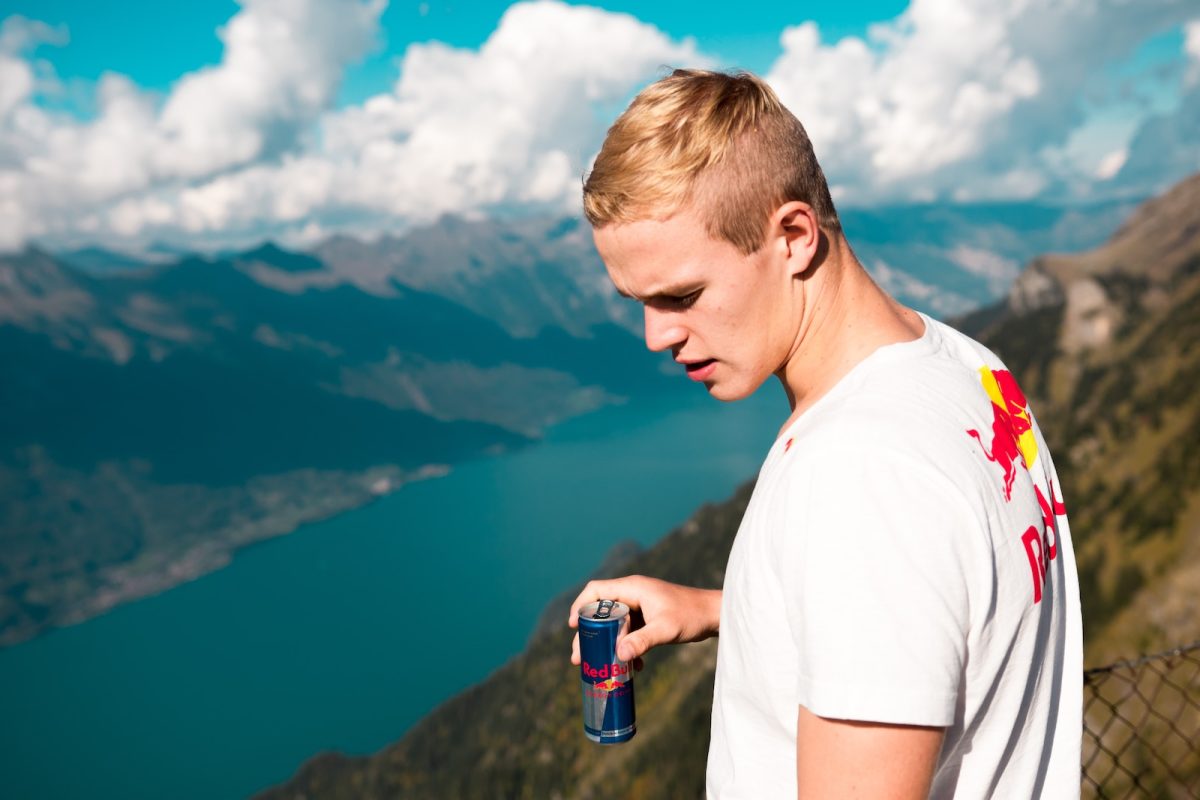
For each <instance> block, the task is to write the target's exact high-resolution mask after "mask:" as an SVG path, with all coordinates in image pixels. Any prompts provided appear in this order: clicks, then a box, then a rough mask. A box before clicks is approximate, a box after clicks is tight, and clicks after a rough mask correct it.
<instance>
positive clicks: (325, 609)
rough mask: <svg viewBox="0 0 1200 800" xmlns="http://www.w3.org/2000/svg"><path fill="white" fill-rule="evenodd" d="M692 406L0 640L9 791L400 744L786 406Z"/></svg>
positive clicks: (778, 399)
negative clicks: (70, 622) (15, 641)
mask: <svg viewBox="0 0 1200 800" xmlns="http://www.w3.org/2000/svg"><path fill="white" fill-rule="evenodd" d="M689 403H690V404H689V405H688V406H687V407H685V408H683V409H679V408H678V407H677V406H676V407H675V408H668V407H667V406H665V405H658V406H653V405H652V406H641V405H631V406H624V407H617V408H610V409H606V410H604V411H601V412H598V413H596V414H593V415H590V416H588V417H586V418H583V419H579V420H574V421H572V422H569V423H566V424H563V425H561V426H559V427H558V428H556V429H554V430H552V431H551V432H550V434H549V435H548V436H547V438H546V440H545V441H544V442H542V443H540V444H538V445H536V446H533V447H530V448H528V449H526V450H523V451H520V452H516V453H510V454H506V455H503V456H499V457H496V458H492V459H487V460H481V461H477V462H472V463H468V464H463V465H460V466H457V467H455V469H454V471H453V472H452V473H451V474H450V475H448V476H446V477H444V478H440V479H436V480H431V481H425V482H422V483H417V484H412V485H409V486H406V487H404V488H403V489H402V490H400V491H399V492H396V493H395V494H393V495H391V496H388V497H386V498H384V499H382V500H380V501H379V502H377V503H374V504H373V505H370V506H367V507H365V508H361V509H358V510H355V511H353V512H350V513H347V514H344V515H342V516H340V517H337V518H334V519H332V520H328V521H326V522H322V523H318V524H313V525H309V526H306V527H304V528H302V529H301V530H299V531H297V532H295V533H293V534H291V535H290V536H286V537H283V538H280V539H276V540H272V541H270V542H267V543H264V544H261V545H258V546H255V547H252V548H250V549H248V550H246V551H243V552H241V553H239V554H238V555H237V556H236V557H235V558H234V561H233V563H232V564H231V565H230V566H229V567H227V568H226V569H223V570H221V571H219V572H215V573H213V574H211V575H208V576H205V577H203V578H201V579H200V580H198V581H195V582H193V583H190V584H187V585H184V586H181V587H178V588H176V589H173V590H171V591H169V592H166V593H165V594H162V595H159V596H157V597H152V598H148V599H145V600H142V601H139V602H136V603H133V604H130V605H126V606H122V607H120V608H118V609H116V610H115V611H113V612H111V613H109V614H107V615H105V616H103V617H98V618H96V619H93V620H89V621H88V622H85V623H83V624H81V625H76V626H74V627H71V628H66V629H62V630H57V631H53V632H51V633H50V634H48V635H46V636H43V637H41V638H39V639H37V640H34V641H32V642H28V643H26V644H22V645H19V646H17V647H12V648H8V649H6V650H2V651H0V796H3V797H6V798H38V799H39V800H40V799H42V798H45V799H47V800H50V799H51V798H96V799H97V800H106V799H107V798H121V799H122V800H137V799H138V798H156V799H157V798H177V799H178V800H186V799H187V798H236V797H244V796H246V795H248V794H251V793H253V792H255V791H257V790H259V789H262V788H265V787H267V786H269V785H271V784H274V783H277V782H280V781H283V780H285V779H287V778H288V777H289V776H290V775H291V774H292V773H293V772H294V771H295V770H296V768H297V767H298V766H299V765H300V764H301V762H303V761H304V760H305V759H306V758H307V757H309V756H311V755H313V754H315V753H316V752H318V751H320V750H329V749H336V750H340V751H343V752H348V753H369V752H372V751H374V750H377V749H379V748H380V747H382V746H384V745H385V744H387V743H389V742H391V741H394V740H395V739H397V738H399V736H400V735H401V734H403V733H404V731H405V730H406V729H407V728H408V727H409V726H411V725H412V723H413V722H415V721H416V720H417V719H419V718H420V717H421V716H423V715H424V714H425V713H427V712H428V711H429V710H430V709H432V708H433V707H434V706H436V705H437V704H438V703H439V702H441V701H442V700H444V699H446V698H447V697H449V696H451V695H453V694H454V693H455V692H457V691H459V690H461V689H463V688H465V687H466V686H468V685H470V684H472V683H474V682H476V681H478V680H480V679H482V678H484V677H485V676H486V675H487V674H488V673H489V672H491V671H492V670H493V669H495V668H496V667H497V666H499V665H500V664H501V663H502V662H503V661H505V660H506V659H507V658H508V657H510V656H512V655H514V654H515V653H517V652H519V651H520V650H521V649H522V647H523V646H524V643H525V641H526V638H527V637H528V635H529V632H530V630H531V629H532V627H533V625H534V623H535V622H536V620H537V617H538V615H539V613H540V612H541V609H542V608H543V606H544V604H545V603H546V601H547V600H548V599H550V598H551V597H552V596H554V595H556V594H557V593H559V592H561V591H563V590H564V589H566V588H567V587H569V586H571V585H573V584H575V583H576V582H578V581H579V580H581V579H582V578H583V577H584V576H586V575H587V574H588V573H589V572H590V571H591V570H592V569H594V568H595V567H596V566H597V565H598V564H599V562H600V561H601V560H602V559H603V558H604V555H605V553H606V552H607V551H608V550H609V548H610V547H611V546H612V544H613V543H615V542H616V541H618V540H620V539H626V538H632V539H635V540H637V541H639V542H641V543H643V544H649V543H651V542H653V541H655V540H656V539H658V538H659V537H660V536H661V535H662V534H664V533H666V532H667V531H668V530H669V529H670V528H672V527H673V526H675V525H677V524H679V523H680V522H681V521H683V520H684V519H685V518H686V517H687V516H688V514H689V513H690V512H691V511H692V510H694V509H695V507H696V506H697V505H699V504H700V503H702V502H706V501H710V500H717V499H722V498H724V497H726V496H727V495H729V494H730V492H732V490H733V489H734V488H735V487H736V486H737V485H738V484H739V483H741V482H742V481H744V480H746V479H747V478H749V477H750V476H751V475H753V474H754V472H755V470H757V468H758V466H759V463H760V462H761V459H762V457H763V456H764V455H765V453H766V450H767V448H768V447H769V445H770V443H771V440H772V438H773V436H774V434H775V431H776V429H777V426H778V425H779V424H780V422H781V421H782V420H783V418H784V417H785V416H786V404H785V401H784V400H783V396H782V393H781V392H779V391H778V389H776V388H774V386H772V387H770V388H769V389H766V390H764V391H763V392H760V393H759V395H758V396H755V397H754V398H751V399H750V400H747V401H743V402H742V403H737V404H733V405H725V404H720V403H717V402H715V401H713V400H710V399H709V398H707V397H705V396H704V395H703V392H702V390H699V391H698V392H697V397H696V398H695V401H694V403H691V402H690V401H689ZM481 615H482V616H486V617H487V618H489V619H490V620H491V621H490V622H488V623H487V624H480V617H481ZM568 641H569V640H566V639H565V638H564V649H563V664H564V668H566V667H567V666H568V662H567V659H568V656H569V650H568V647H569V645H568V644H567V642H568Z"/></svg>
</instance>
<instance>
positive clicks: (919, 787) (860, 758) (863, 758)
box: [796, 706, 945, 800]
mask: <svg viewBox="0 0 1200 800" xmlns="http://www.w3.org/2000/svg"><path fill="white" fill-rule="evenodd" d="M944 733H945V729H944V728H928V727H923V726H920V725H888V724H884V723H878V722H857V721H853V720H837V719H826V718H824V717H818V716H817V715H816V714H814V713H812V712H811V711H809V710H808V709H807V708H805V707H804V706H800V715H799V717H798V718H797V720H796V788H797V794H798V796H799V797H802V798H804V800H824V798H836V799H837V800H843V798H844V799H845V800H858V798H887V799H888V800H910V798H911V800H918V798H920V800H925V798H927V797H929V787H930V785H931V784H932V783H933V771H934V767H935V766H936V765H937V758H938V754H939V753H940V752H941V749H942V735H943V734H944Z"/></svg>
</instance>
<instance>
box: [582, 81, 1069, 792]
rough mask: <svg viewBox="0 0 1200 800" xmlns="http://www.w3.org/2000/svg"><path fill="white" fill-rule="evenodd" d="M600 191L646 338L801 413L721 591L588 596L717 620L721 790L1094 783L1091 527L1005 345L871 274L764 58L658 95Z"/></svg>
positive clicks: (591, 203) (604, 238)
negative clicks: (777, 389)
mask: <svg viewBox="0 0 1200 800" xmlns="http://www.w3.org/2000/svg"><path fill="white" fill-rule="evenodd" d="M584 208H585V213H586V215H587V217H588V220H589V221H590V222H591V224H592V226H593V229H594V235H595V242H596V247H597V249H598V250H599V252H600V255H601V257H602V258H603V260H604V263H605V265H606V267H607V269H608V273H609V276H610V278H611V279H612V281H613V283H614V284H615V286H616V287H617V289H618V290H619V291H620V292H621V293H622V294H624V295H627V296H629V297H632V298H634V299H636V300H638V301H639V302H641V303H642V304H643V306H644V309H645V336H646V344H647V346H648V347H650V349H652V350H669V351H670V352H671V353H672V354H673V356H674V358H675V360H676V361H677V362H678V363H679V364H680V365H682V367H683V369H684V370H685V371H686V372H687V374H688V376H689V377H690V378H692V379H693V380H696V381H698V382H702V383H703V384H704V385H705V386H706V387H707V389H708V391H709V393H710V394H712V395H713V396H714V397H717V398H719V399H721V400H737V399H739V398H742V397H745V396H747V395H749V394H751V393H752V392H753V391H754V390H755V389H757V388H758V387H759V386H760V385H761V384H762V383H763V382H764V381H766V380H767V379H768V378H769V377H770V376H772V375H774V376H775V377H777V378H778V379H779V380H780V381H781V382H782V384H783V387H784V389H785V391H786V392H787V397H788V401H789V403H790V406H791V415H790V416H789V417H788V419H787V420H786V422H784V424H783V427H782V428H781V432H780V435H779V439H778V440H777V441H776V442H775V444H774V446H773V447H772V448H771V450H770V452H769V453H768V455H767V457H766V461H765V462H764V464H763V467H762V470H761V472H760V474H759V478H758V482H757V484H756V486H755V490H754V495H753V497H752V499H751V501H750V505H749V507H748V509H747V511H746V515H745V518H744V519H743V521H742V525H741V527H740V529H739V531H738V534H737V538H736V540H735V541H734V544H733V548H732V551H731V552H730V555H729V563H728V566H727V569H726V574H725V582H724V588H723V590H722V591H711V590H700V589H694V588H689V587H683V586H676V585H672V584H668V583H665V582H662V581H658V580H654V579H651V578H646V577H641V576H631V577H628V578H621V579H618V580H611V581H594V582H592V583H590V584H588V586H587V587H586V588H585V589H584V591H583V592H582V593H581V594H580V595H579V597H578V598H577V600H576V602H575V604H574V608H578V607H579V606H580V605H582V604H583V603H586V602H589V601H591V600H596V599H600V598H612V599H616V600H621V601H623V602H625V603H628V604H629V605H630V606H631V607H632V608H634V609H637V610H640V612H641V614H642V617H643V618H644V621H645V625H644V627H642V628H640V629H639V630H637V631H635V632H633V633H631V634H630V635H629V636H627V637H626V638H625V639H624V640H623V641H622V643H621V644H620V645H619V651H618V655H619V657H620V658H622V659H624V660H632V659H634V658H637V657H640V656H641V655H642V654H644V653H645V652H646V651H647V650H649V649H651V648H653V647H655V646H657V645H661V644H665V643H673V642H690V641H697V640H700V639H704V638H706V637H709V636H714V635H717V633H718V632H719V633H720V644H719V646H718V655H717V677H716V688H715V691H714V698H713V716H712V740H711V743H710V748H709V759H708V775H707V786H708V794H709V796H710V797H714V798H756V799H757V798H771V797H795V796H796V795H797V793H798V794H799V796H800V797H802V798H826V797H828V798H854V797H888V798H909V797H912V798H916V797H926V796H934V797H951V796H954V797H967V798H971V797H978V798H983V797H997V798H1028V797H1048V798H1056V799H1057V798H1063V797H1072V796H1078V794H1079V786H1080V784H1079V750H1080V734H1081V682H1080V676H1081V671H1082V665H1081V627H1080V617H1079V602H1078V585H1077V579H1076V575H1075V564H1074V556H1073V552H1072V549H1071V539H1070V534H1069V531H1068V528H1067V520H1066V517H1065V510H1064V508H1063V506H1062V502H1061V499H1060V498H1061V491H1060V488H1059V483H1058V480H1057V477H1056V475H1055V472H1054V466H1053V463H1052V462H1051V459H1050V453H1049V452H1048V450H1047V448H1046V443H1045V441H1044V440H1043V438H1042V435H1041V433H1040V431H1039V430H1038V427H1037V424H1036V422H1035V421H1034V419H1033V416H1032V414H1031V412H1030V411H1029V408H1028V404H1027V402H1026V400H1025V398H1024V396H1023V395H1022V394H1021V391H1020V389H1019V388H1018V387H1017V385H1016V382H1015V381H1014V380H1013V379H1012V376H1011V375H1010V374H1009V372H1008V371H1007V369H1006V368H1005V367H1004V365H1003V364H1002V363H1001V362H1000V360H999V359H998V358H997V357H996V356H995V355H994V354H992V353H991V352H989V351H988V350H986V349H985V348H984V347H982V346H981V345H979V344H977V343H976V342H974V341H972V340H970V339H968V338H967V337H965V336H963V335H962V334H959V333H957V332H956V331H953V330H952V329H950V328H948V327H946V326H945V325H942V324H940V323H938V322H935V321H934V320H932V319H930V318H928V317H926V316H924V315H921V314H919V313H917V312H915V311H913V310H911V309H908V308H905V307H904V306H902V305H900V304H899V303H897V302H896V301H895V300H893V299H892V298H891V297H889V296H888V295H887V294H886V293H885V292H883V291H882V290H881V289H880V288H879V287H878V286H876V285H875V283H874V282H872V280H871V278H870V277H869V275H868V274H867V272H866V271H865V270H864V269H863V267H862V265H861V264H860V263H859V262H858V261H857V260H856V258H855V256H854V253H853V251H852V250H851V248H850V245H849V244H848V243H847V241H846V239H845V237H844V236H843V233H842V230H841V225H840V223H839V222H838V218H837V212H836V211H835V209H834V206H833V202H832V200H831V198H830V194H829V190H828V188H827V186H826V182H825V178H824V176H823V174H822V172H821V169H820V166H819V165H818V164H817V161H816V158H815V156H814V155H813V152H812V147H811V145H810V143H809V140H808V137H807V136H806V134H805V132H804V129H803V127H802V126H801V125H800V123H799V121H797V120H796V118H795V117H793V116H792V115H791V114H790V113H789V112H788V111H787V110H786V109H784V108H783V107H782V105H781V104H780V103H779V101H778V99H777V98H776V97H775V95H774V94H773V93H772V92H771V90H770V89H769V88H768V87H767V86H766V85H765V84H764V83H763V82H762V81H760V80H758V79H757V78H755V77H753V76H750V75H745V74H740V75H724V74H721V73H710V72H700V71H686V70H678V71H676V72H675V73H673V74H672V75H670V76H669V77H667V78H665V79H663V80H661V81H659V82H658V83H655V84H654V85H652V86H650V87H649V88H647V89H646V90H645V91H643V92H642V93H641V94H640V95H639V96H638V97H637V98H636V99H635V100H634V102H633V103H632V105H631V106H630V107H629V109H627V110H626V111H625V112H624V113H623V114H622V115H621V117H620V118H619V119H618V120H617V121H616V123H615V124H614V125H613V127H612V128H611V129H610V130H609V133H608V137H607V139H606V140H605V143H604V146H603V148H602V150H601V151H600V154H599V156H598V157H597V159H596V163H595V166H594V168H593V170H592V172H591V174H590V175H589V176H588V178H587V180H586V183H585V186H584ZM697 435H703V433H702V432H698V433H697ZM570 624H571V625H572V626H574V625H576V615H575V612H572V615H571V619H570ZM572 660H573V661H574V662H575V663H578V648H577V644H576V650H575V653H574V655H573V658H572Z"/></svg>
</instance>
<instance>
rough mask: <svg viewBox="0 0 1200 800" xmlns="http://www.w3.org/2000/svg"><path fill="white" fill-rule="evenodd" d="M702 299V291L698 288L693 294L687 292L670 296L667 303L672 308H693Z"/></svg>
mask: <svg viewBox="0 0 1200 800" xmlns="http://www.w3.org/2000/svg"><path fill="white" fill-rule="evenodd" d="M699 299H700V291H699V290H696V291H694V292H692V293H691V294H685V295H682V296H680V297H669V298H667V303H668V304H669V305H670V306H671V307H672V308H691V307H692V306H694V305H695V304H696V301H697V300H699Z"/></svg>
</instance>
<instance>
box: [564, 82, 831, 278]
mask: <svg viewBox="0 0 1200 800" xmlns="http://www.w3.org/2000/svg"><path fill="white" fill-rule="evenodd" d="M791 200H800V201H803V202H805V203H807V204H809V205H810V206H812V208H813V211H814V212H815V214H816V217H817V220H818V223H819V224H820V226H821V227H822V228H823V229H824V230H825V231H827V232H829V233H833V232H836V231H839V230H841V223H840V222H839V221H838V217H837V211H836V210H835V209H834V207H833V199H832V198H831V197H830V195H829V186H828V184H827V183H826V182H825V175H824V174H823V173H822V172H821V165H820V164H818V163H817V158H816V156H815V155H814V154H813V149H812V143H811V142H810V141H809V139H808V134H807V133H805V132H804V126H803V125H801V124H800V120H798V119H796V117H795V116H793V115H792V113H791V112H790V111H788V110H787V109H786V108H784V106H783V104H782V103H780V102H779V98H778V97H777V96H776V95H775V93H774V92H773V91H771V87H769V86H767V84H766V83H765V82H764V81H763V80H761V79H760V78H758V77H756V76H754V75H751V74H749V73H746V72H737V73H733V74H726V73H723V72H709V71H706V70H688V69H677V70H675V71H674V72H672V73H671V74H670V75H668V76H667V77H666V78H663V79H662V80H660V81H657V82H656V83H653V84H651V85H650V86H648V87H646V89H644V90H643V91H642V92H641V94H639V95H638V96H637V97H636V98H634V101H633V102H632V103H631V104H630V106H629V108H627V109H626V110H625V112H624V113H622V114H621V116H620V117H618V118H617V121H616V122H614V123H613V125H612V127H611V128H609V129H608V136H607V137H605V140H604V146H603V147H602V148H601V149H600V154H599V155H598V156H597V157H596V163H595V165H594V166H593V167H592V171H591V173H590V174H589V175H588V176H587V178H586V180H585V181H584V185H583V212H584V215H585V216H586V217H587V219H588V222H590V223H591V224H592V226H593V227H596V228H602V227H604V226H605V225H608V224H610V223H624V222H633V221H635V220H639V219H646V218H649V217H665V216H670V215H671V214H673V213H675V212H676V211H678V210H679V209H681V208H682V207H683V206H685V205H687V204H688V203H690V202H693V201H694V202H695V204H696V206H697V208H698V209H699V211H700V213H701V215H702V217H703V219H704V222H705V229H706V230H707V231H708V234H709V235H710V236H712V237H714V238H719V239H724V240H726V241H728V242H731V243H732V244H734V245H735V246H736V247H737V248H738V249H739V250H741V251H742V252H743V253H746V254H749V253H753V252H754V251H756V250H758V248H760V247H761V246H762V245H763V242H764V241H765V237H766V230H767V221H768V219H769V218H770V216H771V214H772V213H774V211H775V209H777V208H778V207H779V206H781V205H783V204H784V203H786V202H788V201H791Z"/></svg>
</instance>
